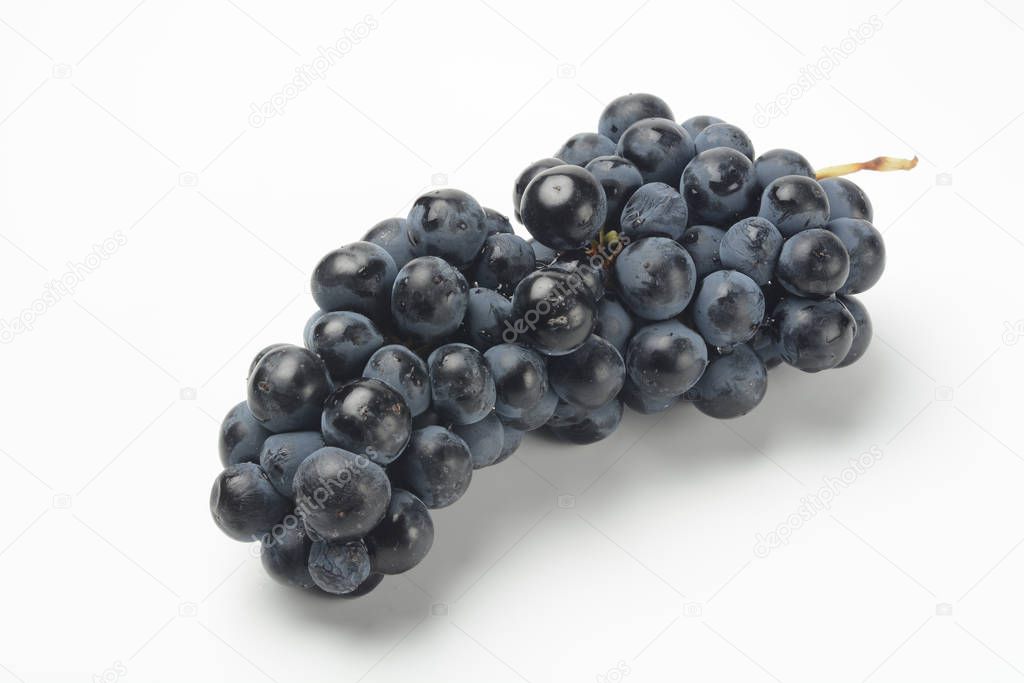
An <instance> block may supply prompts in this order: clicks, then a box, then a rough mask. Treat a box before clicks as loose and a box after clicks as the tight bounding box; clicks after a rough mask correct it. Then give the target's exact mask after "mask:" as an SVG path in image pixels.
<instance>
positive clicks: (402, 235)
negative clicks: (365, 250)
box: [363, 218, 426, 268]
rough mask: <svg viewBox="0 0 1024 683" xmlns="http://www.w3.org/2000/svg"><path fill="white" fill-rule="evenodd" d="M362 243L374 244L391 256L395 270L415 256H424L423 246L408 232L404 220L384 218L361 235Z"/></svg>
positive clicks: (407, 224)
mask: <svg viewBox="0 0 1024 683" xmlns="http://www.w3.org/2000/svg"><path fill="white" fill-rule="evenodd" d="M363 241H364V242H369V243H371V244H376V245H377V246H378V247H381V248H383V249H384V251H386V252H388V254H390V255H391V258H392V259H393V260H394V262H395V267H396V268H401V267H402V266H404V265H405V264H406V263H408V262H409V261H411V260H413V259H414V258H416V257H417V256H424V255H426V251H424V249H423V245H422V244H420V243H419V242H417V241H416V239H415V238H414V237H413V236H412V233H411V232H409V223H408V221H406V220H405V219H404V218H386V219H384V220H382V221H381V222H380V223H377V224H376V225H375V226H373V227H372V228H370V230H369V231H368V232H367V233H366V234H365V235H363Z"/></svg>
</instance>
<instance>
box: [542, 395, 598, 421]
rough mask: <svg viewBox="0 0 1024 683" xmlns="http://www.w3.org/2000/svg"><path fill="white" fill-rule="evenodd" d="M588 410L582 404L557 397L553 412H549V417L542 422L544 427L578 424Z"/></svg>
mask: <svg viewBox="0 0 1024 683" xmlns="http://www.w3.org/2000/svg"><path fill="white" fill-rule="evenodd" d="M589 412H590V410H589V409H587V408H584V407H583V406H578V405H576V404H575V403H569V402H568V401H566V400H564V399H561V398H560V399H558V404H557V405H556V406H555V412H553V413H552V414H551V418H550V419H549V420H548V421H547V422H545V423H544V426H545V427H555V428H557V427H568V426H570V425H574V424H578V423H580V422H582V421H583V420H584V418H586V417H587V413H589Z"/></svg>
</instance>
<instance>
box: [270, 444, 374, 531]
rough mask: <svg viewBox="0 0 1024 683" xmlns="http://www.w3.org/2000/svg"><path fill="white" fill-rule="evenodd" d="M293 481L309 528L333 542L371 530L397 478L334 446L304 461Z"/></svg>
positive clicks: (299, 509) (298, 507)
mask: <svg viewBox="0 0 1024 683" xmlns="http://www.w3.org/2000/svg"><path fill="white" fill-rule="evenodd" d="M292 486H293V490H294V494H295V507H296V509H297V510H298V513H299V516H300V517H302V521H303V524H305V526H306V529H307V530H308V531H309V532H310V534H311V535H312V536H313V537H314V538H315V539H324V540H329V541H345V540H350V539H356V538H362V537H363V536H365V535H366V534H368V533H369V532H370V530H371V529H373V527H375V526H377V523H378V522H379V521H380V520H381V519H382V518H383V517H384V513H385V512H386V511H387V508H388V501H389V500H390V499H391V483H390V482H389V481H388V476H387V473H385V472H384V469H383V468H381V467H380V465H377V464H376V463H373V462H371V461H370V460H367V459H366V458H364V457H362V456H360V455H356V454H355V453H351V452H349V451H346V450H343V449H341V448H334V447H333V446H326V447H324V448H321V449H320V450H318V451H314V452H313V453H312V455H310V456H309V457H308V458H306V459H305V460H303V461H302V464H300V465H299V469H298V470H297V471H296V472H295V479H294V481H293V483H292ZM282 516H283V515H282Z"/></svg>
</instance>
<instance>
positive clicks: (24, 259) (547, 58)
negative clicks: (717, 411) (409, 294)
mask: <svg viewBox="0 0 1024 683" xmlns="http://www.w3.org/2000/svg"><path fill="white" fill-rule="evenodd" d="M136 2H137V0H126V1H124V2H102V3H72V2H64V3H58V2H27V1H26V2H10V1H4V2H2V3H0V57H2V59H3V63H4V64H5V65H6V68H5V69H4V70H3V75H2V77H0V78H2V87H0V236H2V239H0V255H2V264H3V268H2V274H0V315H2V318H3V319H4V320H11V319H12V318H15V317H17V316H19V315H20V313H21V311H22V310H23V309H25V308H26V307H30V306H31V305H32V304H33V301H35V300H36V299H38V298H39V297H41V296H42V293H43V291H44V288H45V287H46V283H47V282H49V281H50V280H51V279H54V278H60V277H62V276H64V275H65V273H67V272H68V271H69V269H71V271H72V272H77V273H79V275H70V276H68V279H69V281H72V282H73V284H74V285H75V287H74V291H73V293H65V294H61V295H59V296H56V297H51V298H50V300H49V302H48V303H46V304H43V305H42V306H41V308H40V310H41V311H42V313H41V314H39V315H38V316H36V320H35V322H34V324H33V328H32V329H31V330H30V331H25V332H24V333H21V334H17V335H16V336H15V337H14V338H13V340H11V339H10V338H9V335H5V339H4V341H9V342H10V343H5V344H4V345H2V346H0V376H2V377H3V378H4V379H3V384H4V392H3V395H4V419H3V429H2V431H0V449H2V454H3V455H2V457H0V478H2V480H3V481H4V491H5V495H4V496H3V499H2V502H0V510H2V511H3V514H4V524H3V525H2V529H0V572H2V574H0V577H2V580H0V586H2V588H0V602H2V604H3V606H4V607H3V611H4V623H5V628H4V634H5V637H4V643H3V646H2V647H0V665H2V667H3V668H2V669H0V681H5V680H21V681H73V680H82V681H85V680H107V681H113V680H119V679H122V678H124V679H127V680H131V681H182V680H224V681H253V680H260V679H261V677H262V678H266V679H269V680H274V681H279V682H280V683H287V682H291V681H307V682H308V681H328V680H330V681H358V680H363V681H392V680H393V681H399V680H401V681H408V680H416V681H434V680H436V681H445V682H452V681H480V680H487V681H505V680H509V681H512V680H516V679H521V680H527V681H531V682H533V683H540V682H541V681H568V680H581V681H584V680H597V681H602V682H603V681H609V682H616V681H619V680H620V679H622V678H623V677H624V678H625V679H627V680H630V681H633V680H635V681H664V680H667V677H668V676H669V675H672V676H673V677H675V676H679V675H682V676H686V677H687V678H689V679H693V680H700V681H716V680H722V681H737V680H743V681H760V680H768V679H775V680H779V681H785V682H786V683H790V682H794V681H821V680H829V681H862V680H866V679H870V680H872V681H879V682H881V681H907V680H929V681H947V680H948V681H954V680H958V681H959V680H985V681H1014V680H1019V679H1020V678H1021V677H1024V648H1022V647H1021V643H1024V622H1022V620H1021V618H1020V615H1021V612H1022V609H1024V589H1022V588H1021V581H1020V576H1021V573H1022V571H1024V547H1022V544H1021V542H1022V537H1024V514H1022V513H1024V497H1022V496H1021V490H1022V486H1021V485H1022V483H1024V462H1022V453H1024V430H1022V429H1021V427H1020V419H1021V409H1022V400H1021V394H1020V378H1021V376H1022V370H1024V343H1020V342H1021V341H1022V339H1024V301H1022V296H1021V295H1022V293H1024V289H1022V286H1021V275H1020V263H1021V260H1022V256H1024V245H1022V239H1024V232H1022V228H1021V224H1020V193H1021V180H1022V179H1021V174H1020V150H1021V146H1022V142H1024V121H1021V119H1020V117H1021V113H1022V110H1024V95H1022V93H1021V90H1020V88H1019V87H1018V85H1019V83H1018V81H1017V80H1015V77H1014V73H1015V71H1014V70H1015V68H1016V65H1019V64H1020V62H1021V58H1022V50H1024V46H1022V42H1024V9H1022V8H1021V6H1020V5H1019V3H1012V2H1009V1H1008V0H993V2H971V3H957V4H956V7H955V9H951V8H950V7H948V6H946V5H943V4H941V3H938V4H936V3H928V2H924V0H905V1H904V2H897V3H895V6H893V2H889V1H886V2H871V1H870V0H869V1H868V2H856V3H852V2H851V3H846V4H845V6H840V5H833V4H829V5H828V7H827V9H826V7H825V5H823V4H822V3H820V2H805V3H799V4H785V5H783V4H781V3H771V5H770V6H769V5H768V4H767V3H766V4H763V5H762V4H761V3H754V2H752V1H751V0H748V1H747V2H743V3H742V6H741V5H740V4H736V3H729V2H727V3H708V2H703V3H694V4H692V5H691V6H684V5H683V4H681V3H676V2H669V1H668V0H650V1H649V2H633V1H631V2H626V3H618V4H615V3H606V4H605V5H604V7H605V9H604V10H603V12H602V13H599V12H598V11H597V10H596V9H595V8H596V7H597V5H596V4H595V3H583V2H560V3H553V2H514V3H513V2H501V3H498V2H494V1H492V0H488V2H489V3H490V4H485V3H483V2H477V1H470V0H466V1H464V2H458V3H450V7H449V8H448V9H447V10H446V11H445V13H444V16H440V15H439V13H438V12H437V11H436V10H431V9H428V8H427V7H426V5H431V6H432V5H434V3H417V2H412V1H411V0H397V1H396V2H391V1H390V0H380V1H379V2H374V1H369V2H352V3H349V2H346V3H330V2H318V3H308V4H303V5H301V6H294V7H293V6H290V5H286V4H282V3H273V2H269V1H264V0H204V1H200V0H187V1H185V2H177V3H172V2H167V1H164V0H149V1H148V2H147V1H145V0H143V2H141V3H138V4H136ZM389 2H390V4H388V3H389ZM873 15H874V16H875V17H877V18H878V20H879V21H880V28H876V29H875V30H874V31H873V35H872V36H871V37H870V38H869V39H867V40H864V41H863V44H857V45H856V46H855V47H854V48H853V49H852V50H851V52H850V54H849V55H848V56H843V57H834V61H833V62H832V64H833V67H832V72H831V76H830V78H829V79H827V80H821V79H817V78H816V77H814V76H811V77H806V76H805V79H804V81H803V83H802V84H801V83H800V82H799V81H798V79H800V78H801V72H802V69H803V67H804V66H805V65H807V64H810V63H813V62H815V61H817V60H818V59H819V58H820V57H821V56H822V55H823V54H825V53H824V52H822V50H823V48H826V47H829V46H831V47H833V48H840V49H841V41H842V40H843V39H844V38H846V37H847V35H848V32H849V31H850V30H851V29H855V28H856V27H858V26H859V25H861V24H862V23H864V22H868V21H869V20H870V18H871V17H872V16H873ZM367 17H369V19H367ZM360 22H365V23H366V24H367V25H369V24H373V26H372V27H371V28H369V30H368V31H367V30H365V29H363V28H360V27H359V24H360ZM876 23H877V22H876ZM346 30H351V31H357V30H358V31H361V32H362V33H364V34H366V37H365V38H364V39H362V40H361V41H360V42H359V43H358V44H356V45H354V46H353V47H352V49H351V50H350V51H348V52H347V53H346V54H345V55H344V56H343V58H341V59H338V60H336V63H335V64H334V65H333V66H331V67H330V69H329V70H328V72H327V73H326V77H325V78H324V79H320V80H316V81H315V82H313V83H312V84H311V85H310V87H308V88H306V89H305V90H304V91H302V92H300V93H298V95H297V96H296V97H294V98H292V99H290V100H288V101H287V104H286V106H285V108H284V110H283V113H282V114H281V115H279V116H275V117H273V118H270V119H268V120H266V121H265V122H263V125H262V126H260V127H252V126H250V120H249V119H250V107H251V105H252V104H253V103H260V102H263V101H266V100H269V99H270V98H271V97H272V96H273V95H274V94H275V93H278V92H280V91H281V90H282V88H283V86H284V85H285V84H286V83H287V82H288V80H289V79H290V78H292V77H293V76H294V75H295V73H296V72H295V69H296V68H298V67H301V66H303V65H307V64H312V63H313V62H314V60H315V59H316V57H317V54H318V53H317V48H318V47H319V46H327V45H329V44H331V43H333V42H335V41H336V40H337V39H338V38H340V37H343V36H344V35H345V31H346ZM847 47H849V46H847ZM791 84H795V85H793V86H792V87H793V88H794V92H796V93H797V94H798V97H797V98H796V99H795V100H794V101H792V103H791V106H790V107H789V108H788V111H787V113H786V114H785V115H783V116H780V117H777V118H774V119H773V120H771V121H770V123H769V125H768V126H767V127H759V126H758V125H756V124H755V122H754V116H755V112H756V111H757V109H756V106H757V105H758V103H762V104H764V103H768V102H770V101H772V100H773V99H774V98H775V97H776V95H777V94H778V93H780V92H784V91H786V90H787V88H789V87H790V86H791ZM629 91H652V92H655V93H658V94H660V95H661V96H662V97H664V98H665V99H666V100H668V101H669V103H670V104H671V105H672V107H673V108H674V110H675V113H676V115H677V116H678V117H679V118H680V119H683V118H686V117H688V116H691V115H694V114H703V113H710V114H716V115H719V116H721V117H723V118H726V119H728V120H729V121H732V122H734V123H737V124H739V125H741V126H744V127H745V128H746V129H747V130H748V131H749V132H750V134H751V136H752V137H753V139H754V143H755V145H756V147H757V149H758V150H761V151H763V150H766V149H769V148H771V147H779V146H785V147H792V148H795V149H798V150H800V151H802V152H804V153H805V154H806V155H807V156H808V157H809V158H810V159H811V160H812V162H813V163H815V164H816V165H819V166H824V165H831V164H834V163H839V162H844V161H852V160H860V159H865V158H870V157H873V156H875V155H877V154H894V155H911V154H913V153H915V152H916V153H917V154H918V155H919V156H920V157H921V165H920V167H919V168H918V170H917V171H915V172H914V173H910V174H907V173H900V174H890V175H888V176H882V175H864V174H862V175H861V176H859V177H857V182H858V183H861V184H862V185H863V186H864V187H865V188H866V189H867V190H868V191H869V193H870V195H871V198H872V200H873V201H874V205H875V210H876V216H877V224H878V225H879V227H880V228H882V229H883V230H884V231H885V236H886V240H887V244H888V249H889V269H888V272H887V273H886V276H885V278H884V279H883V280H882V282H881V283H880V284H879V285H878V286H877V287H876V288H875V289H874V290H873V291H871V292H870V293H868V294H867V295H866V296H864V300H865V301H866V302H867V304H868V306H869V308H870V311H871V314H872V316H873V318H874V322H875V329H876V342H875V344H874V345H873V347H872V348H871V350H870V352H869V353H868V355H867V356H866V357H865V358H864V359H863V360H862V361H861V362H860V363H859V364H857V365H856V366H855V367H852V368H850V369H848V370H844V371H837V372H830V373H824V374H820V375H802V374H800V373H797V372H795V371H791V370H787V369H782V370H779V371H776V372H773V373H772V375H771V380H770V387H769V391H768V396H767V398H766V400H765V402H764V403H763V404H762V406H761V407H760V408H759V409H758V410H757V411H756V412H755V413H754V414H752V415H750V416H748V417H746V418H744V419H740V420H736V421H732V422H728V423H720V422H715V421H714V420H711V419H709V418H705V417H703V416H701V415H699V414H697V413H696V412H695V411H694V410H692V409H691V410H686V409H678V410H674V411H672V412H670V413H668V414H666V415H664V416H656V417H647V418H645V417H642V416H638V415H634V414H629V415H628V416H627V418H626V419H625V421H624V423H623V425H622V428H621V429H620V430H619V431H618V432H617V433H616V434H615V435H614V436H613V437H612V438H611V439H609V440H607V441H606V442H604V443H601V444H598V445H596V446H592V447H587V448H572V447H569V446H563V445H553V444H551V443H548V442H546V441H543V440H541V439H536V438H528V439H527V440H526V442H525V445H524V446H523V448H522V450H521V451H520V452H519V454H518V455H517V457H515V458H513V459H512V460H511V461H509V462H507V463H506V464H504V465H502V466H500V467H496V468H493V469H491V470H486V471H483V472H480V473H479V474H478V476H477V477H475V478H474V484H473V486H472V488H471V489H470V491H469V493H468V494H467V495H466V497H465V498H464V499H463V500H462V501H460V502H459V503H458V504H457V505H455V506H453V507H452V508H449V509H446V510H443V511H439V512H438V513H437V514H436V517H435V521H436V526H437V542H436V544H435V546H434V549H433V551H432V552H431V554H430V556H429V557H428V558H427V560H426V561H425V562H424V563H423V564H422V565H421V566H420V567H418V568H417V569H416V570H414V571H413V572H411V573H410V574H409V575H408V576H407V577H398V578H390V579H388V580H387V581H386V582H385V584H384V585H383V586H382V587H381V588H380V589H379V590H378V591H377V592H375V593H374V594H373V595H372V597H369V598H366V599H364V600H361V601H355V602H340V601H331V600H314V599H310V598H309V597H307V596H304V595H299V594H297V593H295V592H291V591H288V590H286V589H283V588H280V587H277V586H276V585H274V584H272V583H271V582H270V581H269V579H267V578H265V577H264V575H263V572H262V569H261V567H260V565H259V561H258V559H255V558H254V556H252V555H251V554H250V553H249V552H248V550H247V547H246V546H243V545H241V544H237V543H234V542H232V541H230V540H228V539H227V538H225V537H223V536H221V535H220V534H219V532H218V531H217V530H216V529H215V528H214V525H213V524H212V522H211V520H210V519H209V513H208V511H207V497H208V492H209V486H210V483H211V482H212V480H213V478H214V476H215V475H216V473H217V470H218V459H217V453H216V443H215V442H216V430H217V424H218V422H219V420H220V418H221V416H222V415H223V414H224V413H225V412H226V411H227V409H228V408H229V407H230V406H231V405H233V404H234V403H235V402H236V401H238V400H240V398H241V397H242V396H243V377H244V374H245V370H246V367H247V364H248V362H249V359H250V358H251V356H252V355H253V354H254V353H255V352H256V351H257V350H258V349H259V348H261V347H262V346H264V345H266V344H268V343H270V342H272V341H281V340H284V341H292V342H297V341H298V340H299V337H300V330H301V328H302V324H303V322H304V321H305V319H306V317H307V316H308V315H309V313H310V312H311V311H312V310H313V304H312V302H311V300H310V298H309V296H308V293H307V273H308V271H309V270H310V269H311V268H312V266H313V265H314V263H315V262H316V260H317V259H318V258H319V256H320V255H321V254H322V253H323V252H325V251H327V250H329V249H331V248H333V247H334V246H336V245H339V244H341V243H344V242H348V241H351V240H354V239H356V238H358V237H359V236H360V235H361V234H362V233H363V232H364V231H365V230H366V229H367V228H368V227H369V226H370V225H372V224H373V223H374V222H375V221H377V220H379V219H381V218H384V217H387V216H391V215H396V214H402V213H404V212H405V210H406V209H407V207H408V205H409V203H410V202H411V200H412V199H413V198H414V197H415V196H416V195H417V194H419V193H420V192H421V191H423V190H425V189H427V188H428V187H430V186H431V184H432V182H435V181H436V182H440V183H445V182H446V183H447V184H450V185H453V186H456V187H460V188H463V189H465V190H467V191H469V192H471V193H473V194H475V195H476V196H477V197H478V198H479V199H480V200H481V202H482V203H483V204H485V205H490V206H493V207H496V208H498V209H500V210H502V211H505V212H508V213H511V211H510V206H509V204H510V202H509V196H510V192H511V183H512V179H513V177H514V176H515V174H516V173H517V172H518V171H519V170H520V168H521V167H523V166H524V165H526V164H527V163H528V162H530V161H532V160H533V159H535V158H538V157H543V156H546V155H548V154H550V153H552V152H553V151H554V150H555V149H556V148H557V147H558V145H559V144H560V143H561V141H562V140H563V139H565V138H567V137H568V136H569V135H571V134H573V133H575V132H578V131H584V130H593V129H595V128H596V123H597V117H598V114H599V112H600V110H601V107H602V102H604V101H607V100H608V99H610V98H612V97H614V96H616V95H619V94H622V93H625V92H629ZM762 123H764V121H763V120H762ZM189 174H194V175H189ZM438 174H440V175H438ZM939 174H951V179H952V184H951V185H949V184H943V182H942V180H941V179H940V176H939ZM107 238H113V242H110V243H109V244H108V248H109V250H110V251H111V253H109V254H108V255H107V256H106V257H105V258H102V259H99V262H100V265H99V266H98V267H96V268H94V269H92V272H86V271H83V270H81V269H78V270H75V267H74V266H73V265H69V264H74V263H78V262H83V261H85V260H86V258H87V255H89V254H90V253H91V252H92V250H93V248H94V245H96V244H100V243H102V242H103V240H105V239H107ZM118 241H120V242H123V244H118ZM94 260H95V259H94ZM93 265H96V263H93ZM190 388H191V389H190ZM190 391H195V395H194V398H190V396H191V394H190V393H189V392H190ZM181 392H185V393H181ZM873 447H877V448H878V449H879V450H878V451H876V453H877V454H878V456H877V457H876V459H875V460H874V461H872V462H871V466H870V467H869V468H867V469H865V470H863V471H862V472H860V473H859V474H856V473H855V474H854V475H852V483H850V484H849V485H848V486H837V489H836V490H838V491H839V492H840V493H839V495H837V496H835V499H834V501H832V503H831V505H830V508H829V509H827V510H821V511H818V512H816V513H812V514H808V515H806V517H807V519H806V520H805V519H801V520H799V522H796V521H795V520H794V526H797V527H798V528H796V529H795V530H794V531H793V532H792V533H791V535H790V538H789V540H788V542H787V543H786V544H785V545H783V546H781V547H778V548H775V549H773V550H771V551H770V552H769V553H768V554H767V556H766V557H759V556H758V551H757V550H756V548H755V546H756V544H757V540H756V539H757V535H758V534H759V533H760V534H767V533H769V532H771V531H772V530H774V529H776V527H778V526H779V525H785V524H786V522H787V519H788V518H789V516H790V515H791V513H794V512H798V511H799V509H800V506H801V500H802V498H804V497H811V496H815V495H818V492H819V490H820V489H821V488H822V487H823V486H826V483H825V482H826V481H827V480H828V478H835V477H841V476H842V475H843V471H844V468H846V467H847V466H848V464H849V460H850V459H851V458H856V457H857V456H859V455H860V454H862V453H865V452H868V451H869V449H871V448H873ZM560 496H561V497H560ZM761 554H764V553H763V552H762V553H761ZM943 604H948V607H945V608H944V607H943V606H942V605H943ZM950 611H951V614H948V612H950Z"/></svg>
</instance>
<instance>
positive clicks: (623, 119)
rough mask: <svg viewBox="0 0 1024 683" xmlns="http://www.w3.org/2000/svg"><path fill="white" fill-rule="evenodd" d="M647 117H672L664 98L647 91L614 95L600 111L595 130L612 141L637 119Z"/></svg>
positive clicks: (616, 140)
mask: <svg viewBox="0 0 1024 683" xmlns="http://www.w3.org/2000/svg"><path fill="white" fill-rule="evenodd" d="M649 118H664V119H674V118H675V116H673V115H672V110H671V109H670V108H669V106H668V105H667V104H666V103H665V100H663V99H661V98H660V97H656V96H654V95H650V94H648V93H630V94H629V95H623V96H621V97H616V98H615V99H614V100H612V101H611V102H609V103H608V105H607V106H606V107H605V108H604V111H602V112H601V118H600V120H599V121H598V124H597V130H598V131H599V132H600V133H601V135H604V136H605V137H607V138H609V139H610V140H612V141H613V142H618V141H619V138H620V137H621V136H622V134H623V133H624V132H625V131H626V129H627V128H629V127H630V126H632V125H633V124H634V123H636V122H637V121H640V120H642V119H649Z"/></svg>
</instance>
